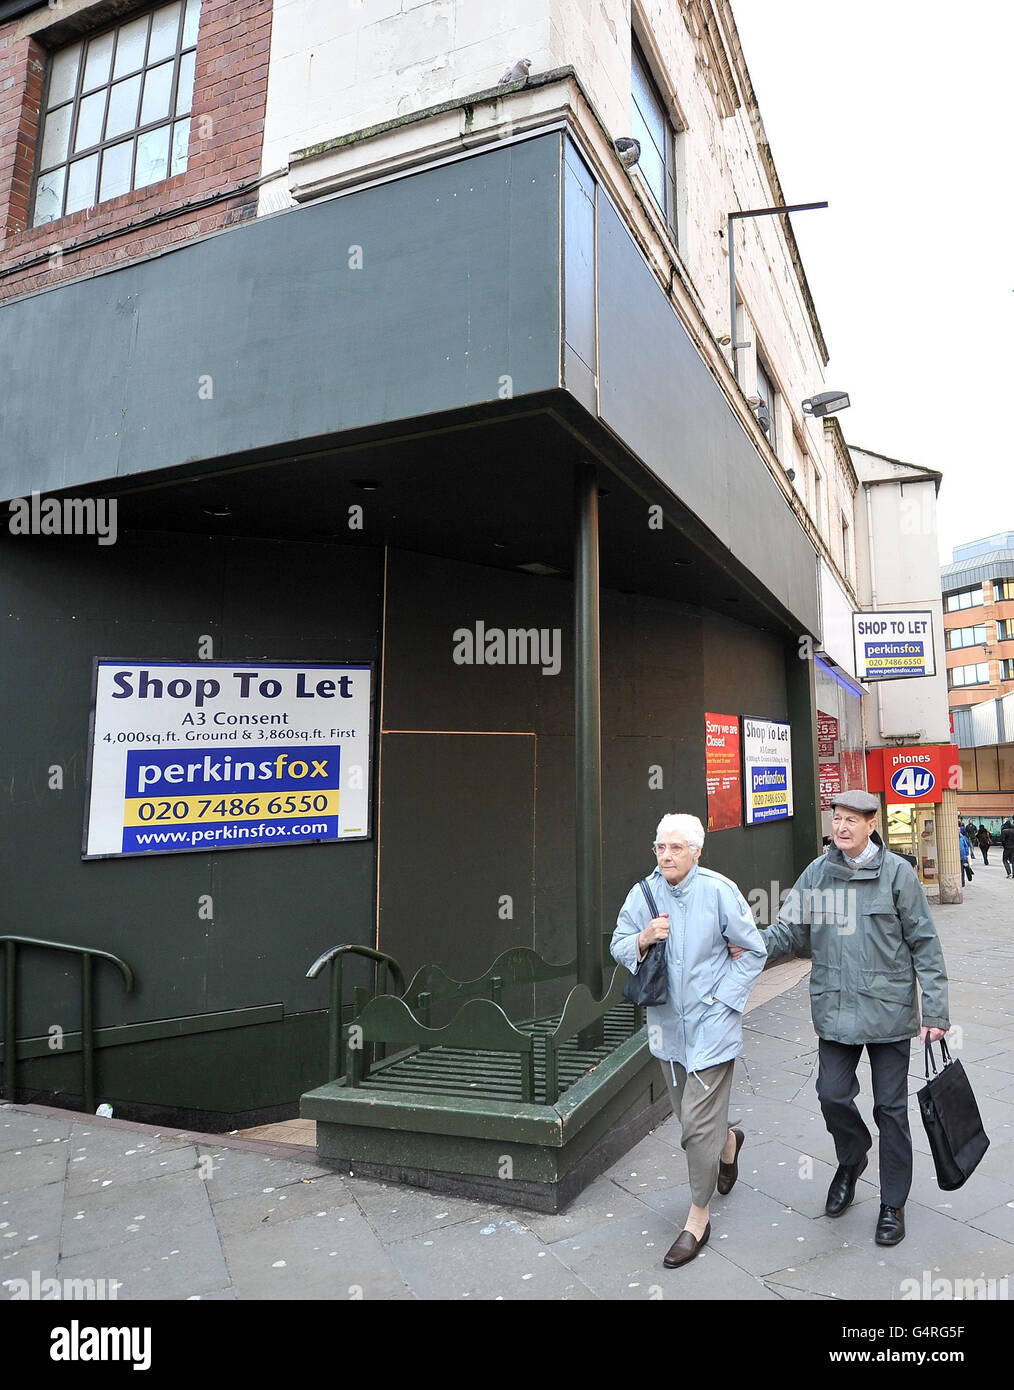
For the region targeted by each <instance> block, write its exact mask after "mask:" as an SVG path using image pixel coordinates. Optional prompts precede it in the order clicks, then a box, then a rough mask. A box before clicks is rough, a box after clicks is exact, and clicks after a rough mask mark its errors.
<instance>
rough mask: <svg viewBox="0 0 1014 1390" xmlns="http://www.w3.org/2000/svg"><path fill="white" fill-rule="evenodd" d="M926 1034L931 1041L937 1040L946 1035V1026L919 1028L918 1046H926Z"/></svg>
mask: <svg viewBox="0 0 1014 1390" xmlns="http://www.w3.org/2000/svg"><path fill="white" fill-rule="evenodd" d="M927 1036H928V1037H929V1040H930V1042H931V1043H935V1042H939V1041H940V1039H941V1038H943V1037H946V1036H947V1029H946V1028H920V1029H919V1043H920V1046H922V1047H925V1046H926V1038H927Z"/></svg>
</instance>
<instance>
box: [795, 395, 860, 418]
mask: <svg viewBox="0 0 1014 1390" xmlns="http://www.w3.org/2000/svg"><path fill="white" fill-rule="evenodd" d="M851 404H852V402H851V401H850V400H849V395H848V392H847V391H821V393H820V395H819V396H809V397H808V398H807V399H806V400H805V401H803V414H804V415H813V416H821V415H833V414H834V412H835V411H836V410H847V409H848V408H849V406H850V405H851Z"/></svg>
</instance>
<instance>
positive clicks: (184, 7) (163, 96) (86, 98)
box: [32, 0, 201, 226]
mask: <svg viewBox="0 0 1014 1390" xmlns="http://www.w3.org/2000/svg"><path fill="white" fill-rule="evenodd" d="M200 14H201V0H174V3H173V4H170V5H160V6H158V8H157V9H153V10H150V11H147V12H146V13H144V14H142V15H138V16H137V17H136V18H134V19H131V20H128V21H127V22H126V23H124V24H119V25H117V26H116V27H115V28H114V29H106V30H104V31H103V32H102V33H100V34H95V35H93V36H91V37H90V38H87V39H80V40H79V41H78V42H77V43H73V44H70V45H69V46H68V47H66V48H61V49H60V50H59V51H58V52H56V53H54V54H53V56H52V58H51V60H50V64H49V81H48V84H47V90H46V96H45V100H44V103H43V112H44V114H43V116H42V119H41V121H40V149H39V162H38V173H37V178H36V185H35V203H34V211H33V216H32V225H33V226H40V225H41V224H42V223H45V222H52V221H54V220H55V219H56V218H58V217H66V216H68V215H69V214H70V213H72V212H78V211H80V209H82V208H88V207H92V206H93V205H94V204H95V203H101V202H105V201H106V199H108V198H118V197H119V196H120V195H121V194H122V193H129V192H130V190H131V189H133V188H144V187H146V186H147V185H148V184H152V183H158V182H159V181H160V180H162V179H167V178H171V177H172V175H173V174H178V173H182V171H183V170H184V169H185V168H186V167H187V145H188V143H189V140H190V108H191V103H192V101H193V94H194V68H195V64H196V58H197V27H198V22H199V20H200Z"/></svg>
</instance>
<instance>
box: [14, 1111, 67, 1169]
mask: <svg viewBox="0 0 1014 1390" xmlns="http://www.w3.org/2000/svg"><path fill="white" fill-rule="evenodd" d="M70 1130H71V1122H70V1121H69V1120H64V1119H56V1118H53V1119H49V1118H48V1116H45V1115H30V1114H27V1113H26V1112H25V1111H23V1110H15V1109H13V1107H11V1106H9V1105H0V1165H2V1163H3V1154H4V1152H5V1151H6V1150H7V1149H28V1148H32V1147H34V1146H35V1145H38V1144H45V1143H54V1142H57V1141H65V1140H66V1139H67V1138H68V1137H69V1135H70Z"/></svg>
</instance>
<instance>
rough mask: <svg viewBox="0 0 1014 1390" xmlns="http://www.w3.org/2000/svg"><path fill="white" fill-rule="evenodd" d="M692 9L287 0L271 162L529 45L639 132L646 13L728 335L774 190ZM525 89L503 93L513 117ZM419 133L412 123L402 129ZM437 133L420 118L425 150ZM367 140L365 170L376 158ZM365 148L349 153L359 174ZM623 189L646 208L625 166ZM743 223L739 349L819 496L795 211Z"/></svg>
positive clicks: (810, 343)
mask: <svg viewBox="0 0 1014 1390" xmlns="http://www.w3.org/2000/svg"><path fill="white" fill-rule="evenodd" d="M683 8H684V7H683V3H682V0H634V4H633V9H632V3H631V0H275V6H274V20H273V29H272V40H271V54H270V68H269V78H268V94H267V110H266V115H265V130H264V152H263V173H264V175H265V176H269V175H271V174H273V173H275V172H276V171H279V170H284V169H285V168H286V166H287V165H288V162H289V159H290V156H291V155H292V153H293V152H294V151H296V150H299V149H304V148H306V147H307V146H310V145H316V144H319V143H321V142H324V141H327V140H330V139H334V138H335V137H338V136H342V135H347V134H350V133H352V132H354V131H358V130H362V129H364V128H367V127H370V126H372V125H376V124H379V123H381V122H383V121H387V120H390V119H392V118H395V117H398V116H405V115H408V114H410V113H412V112H416V111H419V110H422V109H424V108H426V107H429V106H433V105H436V104H438V103H440V102H444V101H451V100H456V99H460V98H462V97H465V96H467V95H470V94H472V93H475V92H478V91H481V90H484V89H488V88H489V87H491V86H495V84H496V83H497V81H498V79H499V77H500V75H501V73H502V72H503V71H504V69H505V68H506V67H508V66H509V65H510V64H511V63H512V62H514V61H515V60H516V59H518V58H523V57H527V58H531V60H532V72H533V74H538V73H540V72H546V71H549V70H550V69H553V68H558V67H562V66H566V65H571V66H573V67H574V68H575V70H576V72H577V74H578V77H579V79H580V82H581V84H582V87H583V89H584V91H585V92H586V93H587V95H588V98H589V99H590V101H591V103H592V105H593V106H594V108H595V111H596V112H597V113H598V115H599V117H600V118H601V120H602V121H603V122H604V124H605V126H606V128H607V130H608V132H609V134H610V136H611V137H613V138H615V137H618V136H620V135H625V134H629V132H630V128H631V98H630V52H631V42H630V36H631V24H632V22H633V23H634V24H635V25H636V27H637V29H638V32H639V35H640V37H641V39H642V41H643V47H644V48H645V50H646V53H647V55H648V58H649V62H650V64H651V65H652V66H653V68H654V75H655V77H656V81H657V84H658V86H659V88H660V91H661V94H662V96H663V97H664V99H665V100H666V101H667V103H668V105H669V109H670V115H671V117H672V119H673V122H674V124H675V125H676V126H677V128H679V129H681V130H682V133H681V135H680V137H679V139H680V151H679V162H680V165H681V167H682V171H683V179H682V185H683V186H682V194H681V196H682V199H683V201H684V204H685V217H684V218H682V219H681V228H680V230H681V244H680V247H679V255H680V259H681V261H682V263H683V264H684V266H685V267H686V268H687V271H688V272H689V276H690V280H691V283H692V290H693V293H694V295H695V297H696V299H697V301H698V303H699V306H700V308H701V311H702V312H703V315H704V317H705V320H706V322H707V325H708V327H709V328H710V330H711V332H712V333H713V334H714V335H715V337H716V338H717V337H720V336H721V335H723V334H725V333H727V332H728V329H729V324H728V302H729V268H728V267H729V261H728V241H727V224H726V221H725V217H726V213H727V212H728V211H729V210H731V209H737V208H750V207H763V206H769V205H770V204H771V203H772V202H774V201H775V196H774V193H773V189H772V184H771V182H770V179H769V178H768V176H767V173H766V170H765V167H764V162H763V155H762V146H763V142H764V140H765V135H764V129H763V124H762V122H761V121H760V119H759V115H758V113H757V112H756V111H749V110H747V109H746V108H745V107H741V108H740V109H739V110H737V111H736V112H735V113H734V114H733V115H732V116H729V117H724V116H723V115H722V113H721V112H720V110H719V108H718V106H717V104H716V100H715V97H714V95H713V93H712V91H711V89H710V87H709V84H708V81H707V80H706V74H705V71H704V69H703V67H702V63H701V55H700V52H699V50H698V47H697V46H696V45H695V41H694V39H693V37H692V36H691V33H690V31H689V29H688V27H687V24H686V23H685V22H684V18H683ZM746 56H747V60H749V55H748V54H747V55H746ZM523 99H524V98H523V97H522V98H520V99H516V98H512V97H506V98H504V100H503V102H502V120H503V121H504V123H505V124H509V122H510V120H511V116H512V109H513V111H514V112H517V111H519V110H520V109H521V104H520V103H521V101H522V100H523ZM512 103H513V107H512ZM410 132H411V127H409V128H408V130H406V131H403V132H402V133H401V137H402V142H404V140H405V139H406V138H411V137H410ZM427 138H429V136H428V135H426V134H424V133H423V132H422V131H421V130H420V132H419V139H420V146H421V147H423V146H424V145H425V141H426V139H427ZM367 145H368V142H366V144H364V146H363V152H362V163H363V167H364V169H366V168H368V167H372V168H374V169H375V167H376V163H375V155H372V154H371V152H370V150H369V149H368V148H367ZM357 148H358V147H356V146H354V147H352V149H353V150H355V149H357ZM353 159H354V155H353V154H352V152H351V151H349V150H346V151H345V152H344V154H343V165H342V167H343V179H344V180H345V181H346V182H347V181H348V179H349V177H350V171H349V163H350V160H353ZM354 172H355V171H354V169H353V170H352V171H351V177H353V178H354ZM620 187H621V190H625V196H626V195H627V194H629V196H628V202H629V205H630V207H631V209H633V208H634V205H635V200H634V197H633V192H632V190H631V188H630V184H629V183H626V181H625V176H623V179H622V181H621V184H620ZM311 191H312V190H311ZM290 202H291V199H290V196H289V192H288V189H287V186H286V183H285V180H284V179H280V180H278V181H277V182H275V183H273V184H269V185H267V186H266V187H265V189H264V190H263V191H262V196H261V202H260V209H259V210H260V212H261V213H262V214H263V213H266V212H272V211H277V210H278V209H279V208H281V207H285V206H287V205H289V204H290ZM636 215H637V216H641V217H643V214H641V213H640V212H638V213H637V214H636ZM805 215H807V216H818V217H819V216H821V215H822V214H821V213H819V212H817V213H810V214H805ZM735 235H736V252H737V270H738V275H737V279H738V282H739V286H740V293H741V297H742V300H743V306H744V332H745V336H746V338H748V339H749V340H750V341H751V342H752V343H753V344H754V348H753V349H751V350H748V351H744V352H741V353H740V369H741V380H742V384H743V388H744V391H745V393H746V394H747V395H750V394H752V393H753V392H754V390H755V389H756V375H755V355H756V350H757V349H758V348H761V349H762V350H763V354H764V356H765V358H766V360H767V362H768V364H769V366H770V369H771V372H772V375H773V377H774V381H775V385H776V387H777V389H778V391H779V392H780V393H781V401H780V403H779V412H778V427H779V431H778V432H779V443H778V453H779V458H780V460H781V463H782V464H783V466H784V467H786V468H790V467H791V468H794V469H795V470H796V473H797V481H796V485H795V486H796V490H797V493H798V495H799V496H800V498H802V499H803V500H804V503H805V504H806V505H807V506H812V470H813V467H814V463H815V462H816V464H817V466H819V467H820V468H821V470H822V471H825V461H824V441H823V431H822V428H821V426H820V424H819V422H814V421H811V420H809V419H807V418H806V417H804V416H803V414H802V410H801V407H800V402H801V401H802V400H803V399H804V397H806V396H810V395H813V394H814V393H815V392H817V391H819V390H821V389H822V388H823V386H824V378H823V369H822V366H821V363H820V360H819V355H818V350H817V346H816V341H815V335H814V330H813V328H812V325H811V323H810V319H809V316H808V313H807V311H806V308H805V305H804V301H803V295H802V291H801V289H800V286H799V283H798V280H797V277H796V273H795V269H794V267H793V265H792V263H791V261H790V258H789V255H788V251H787V248H786V243H785V240H784V235H783V232H782V229H781V220H780V219H778V218H761V219H756V220H749V221H746V222H740V223H739V224H738V225H737V227H736V231H735ZM726 353H727V354H728V349H726ZM793 424H795V431H794V429H793ZM797 435H798V438H797V437H796V436H797ZM760 447H763V445H761V446H760ZM830 481H831V484H832V488H833V486H834V479H833V478H832V479H831V480H830ZM822 501H823V506H822V508H821V513H822V514H821V515H820V516H819V517H818V518H816V520H817V522H818V525H819V527H820V529H821V531H822V533H823V534H824V536H825V539H826V540H827V541H828V543H829V544H830V545H831V547H832V551H833V544H834V528H835V525H836V513H835V508H834V507H833V506H832V507H831V510H830V515H831V521H830V523H829V522H828V520H827V518H828V514H829V513H828V502H829V491H828V488H827V487H826V486H825V489H824V494H823V498H822ZM829 526H830V529H829Z"/></svg>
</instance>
